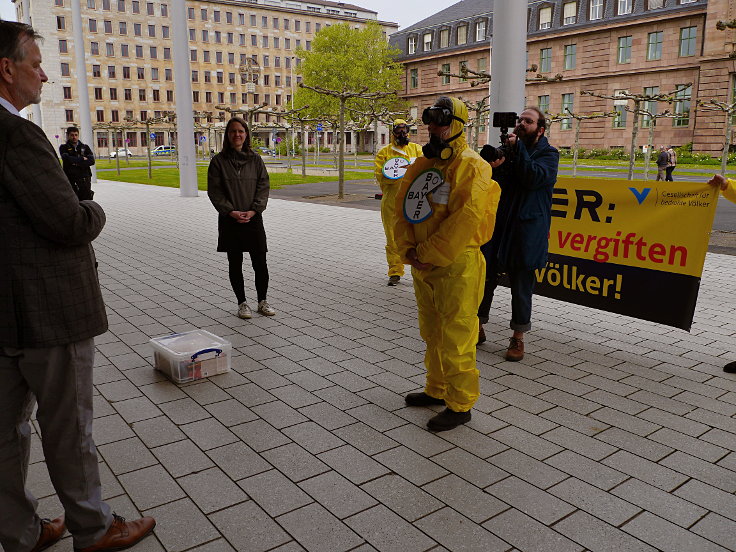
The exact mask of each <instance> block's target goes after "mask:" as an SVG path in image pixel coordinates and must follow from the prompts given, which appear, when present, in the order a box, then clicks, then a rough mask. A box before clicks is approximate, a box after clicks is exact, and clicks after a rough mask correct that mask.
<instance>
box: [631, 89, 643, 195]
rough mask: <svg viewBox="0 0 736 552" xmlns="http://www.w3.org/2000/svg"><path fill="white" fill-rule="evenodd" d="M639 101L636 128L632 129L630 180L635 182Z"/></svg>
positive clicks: (636, 103) (635, 109)
mask: <svg viewBox="0 0 736 552" xmlns="http://www.w3.org/2000/svg"><path fill="white" fill-rule="evenodd" d="M640 104H641V102H640V101H639V100H634V126H633V128H632V129H631V148H630V150H629V180H634V165H635V164H636V138H637V136H638V134H639V105H640Z"/></svg>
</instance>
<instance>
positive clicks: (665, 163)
mask: <svg viewBox="0 0 736 552" xmlns="http://www.w3.org/2000/svg"><path fill="white" fill-rule="evenodd" d="M669 165H670V154H669V153H667V146H659V155H657V180H665V179H666V178H667V167H669Z"/></svg>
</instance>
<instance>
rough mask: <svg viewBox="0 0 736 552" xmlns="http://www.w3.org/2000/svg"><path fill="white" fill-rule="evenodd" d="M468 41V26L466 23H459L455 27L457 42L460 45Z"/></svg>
mask: <svg viewBox="0 0 736 552" xmlns="http://www.w3.org/2000/svg"><path fill="white" fill-rule="evenodd" d="M466 42H468V26H467V25H460V26H459V27H458V28H457V44H458V46H460V45H461V44H465V43H466Z"/></svg>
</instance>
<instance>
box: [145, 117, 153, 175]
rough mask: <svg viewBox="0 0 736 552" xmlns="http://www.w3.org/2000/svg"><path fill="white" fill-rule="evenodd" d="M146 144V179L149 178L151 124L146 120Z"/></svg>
mask: <svg viewBox="0 0 736 552" xmlns="http://www.w3.org/2000/svg"><path fill="white" fill-rule="evenodd" d="M146 145H147V146H148V180H151V178H152V176H151V125H150V124H149V123H148V122H146Z"/></svg>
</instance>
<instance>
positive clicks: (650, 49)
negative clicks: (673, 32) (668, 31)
mask: <svg viewBox="0 0 736 552" xmlns="http://www.w3.org/2000/svg"><path fill="white" fill-rule="evenodd" d="M663 37H664V32H663V31H657V32H654V33H649V34H648V35H647V60H653V59H662V40H663Z"/></svg>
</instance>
